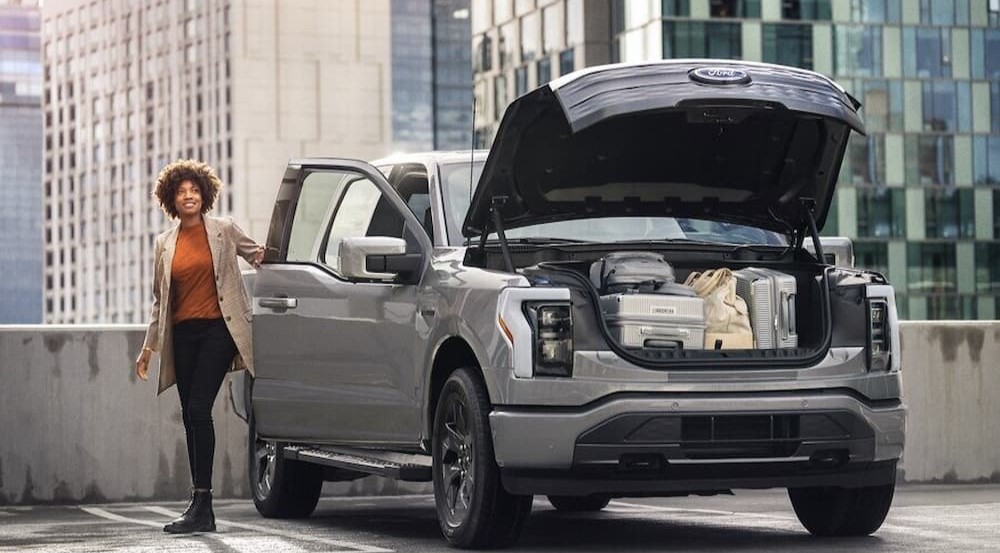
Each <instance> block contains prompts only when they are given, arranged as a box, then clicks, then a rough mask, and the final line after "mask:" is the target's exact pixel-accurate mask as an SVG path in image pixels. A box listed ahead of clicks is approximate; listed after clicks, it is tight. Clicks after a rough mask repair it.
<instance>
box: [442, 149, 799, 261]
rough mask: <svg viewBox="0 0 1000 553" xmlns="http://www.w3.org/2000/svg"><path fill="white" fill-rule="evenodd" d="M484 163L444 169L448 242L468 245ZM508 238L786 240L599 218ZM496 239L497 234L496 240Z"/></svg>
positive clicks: (750, 230) (657, 220) (764, 233)
mask: <svg viewBox="0 0 1000 553" xmlns="http://www.w3.org/2000/svg"><path fill="white" fill-rule="evenodd" d="M484 165H485V163H484V162H476V163H473V164H472V170H471V171H470V170H469V163H468V162H466V163H450V164H445V165H442V166H441V179H440V180H441V187H442V193H443V195H444V198H445V220H446V221H447V224H448V241H449V243H450V244H452V245H460V244H462V243H464V242H465V240H464V238H463V237H462V223H463V222H464V221H465V215H466V212H467V211H468V210H469V204H471V203H472V192H473V190H472V184H471V183H478V182H479V176H480V175H481V174H482V172H483V166H484ZM506 235H507V238H508V239H511V240H514V239H518V238H555V239H558V240H581V241H587V242H630V241H644V240H700V241H705V242H718V243H720V244H768V245H774V246H784V245H786V243H787V240H786V239H785V237H784V236H782V235H780V234H778V233H776V232H772V231H769V230H763V229H758V228H754V227H748V226H744V225H736V224H732V223H723V222H719V221H705V220H701V219H689V218H674V217H599V218H591V219H576V220H573V221H559V222H555V223H544V224H540V225H529V226H526V227H519V228H516V229H510V230H508V231H507V232H506ZM490 236H491V237H493V236H495V234H491V235H490Z"/></svg>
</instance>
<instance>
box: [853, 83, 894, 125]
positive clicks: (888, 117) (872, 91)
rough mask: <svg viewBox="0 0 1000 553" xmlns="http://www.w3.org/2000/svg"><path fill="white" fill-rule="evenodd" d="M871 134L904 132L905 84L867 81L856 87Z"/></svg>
mask: <svg viewBox="0 0 1000 553" xmlns="http://www.w3.org/2000/svg"><path fill="white" fill-rule="evenodd" d="M855 90H860V91H861V92H860V100H861V105H862V106H863V107H862V109H863V113H864V116H865V126H866V127H867V128H868V130H869V131H870V132H879V131H902V130H903V107H904V102H903V83H902V82H901V81H884V80H868V79H865V80H863V81H861V83H860V84H859V85H858V86H857V87H855Z"/></svg>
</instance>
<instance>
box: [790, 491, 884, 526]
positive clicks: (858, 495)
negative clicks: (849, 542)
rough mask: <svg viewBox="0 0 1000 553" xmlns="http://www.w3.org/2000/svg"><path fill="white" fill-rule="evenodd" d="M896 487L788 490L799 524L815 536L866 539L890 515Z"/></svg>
mask: <svg viewBox="0 0 1000 553" xmlns="http://www.w3.org/2000/svg"><path fill="white" fill-rule="evenodd" d="M895 489H896V484H895V483H892V484H886V485H884V486H871V487H867V488H835V487H825V488H789V489H788V497H789V498H790V499H791V500H792V508H793V509H795V515H796V516H798V517H799V522H801V523H802V526H805V528H806V530H809V533H810V534H812V535H814V536H867V535H868V534H871V533H873V532H875V531H876V530H878V529H879V527H880V526H882V522H883V521H885V516H886V515H887V514H889V507H890V506H891V505H892V496H893V493H894V492H895Z"/></svg>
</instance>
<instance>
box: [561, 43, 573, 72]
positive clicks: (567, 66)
mask: <svg viewBox="0 0 1000 553" xmlns="http://www.w3.org/2000/svg"><path fill="white" fill-rule="evenodd" d="M574 70H576V58H575V56H574V52H573V49H572V48H570V49H569V50H566V51H565V52H563V53H561V54H559V74H560V75H566V74H568V73H572V72H573V71H574Z"/></svg>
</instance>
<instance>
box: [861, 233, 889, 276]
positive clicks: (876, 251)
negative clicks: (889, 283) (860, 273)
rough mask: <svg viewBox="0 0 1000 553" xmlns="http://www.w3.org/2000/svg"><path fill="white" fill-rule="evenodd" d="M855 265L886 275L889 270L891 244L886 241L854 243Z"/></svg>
mask: <svg viewBox="0 0 1000 553" xmlns="http://www.w3.org/2000/svg"><path fill="white" fill-rule="evenodd" d="M854 266H855V267H857V268H859V269H866V270H869V271H875V272H876V273H880V274H882V275H885V274H886V273H887V272H888V271H889V246H888V244H886V243H885V242H864V241H861V240H859V241H857V242H855V243H854Z"/></svg>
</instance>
